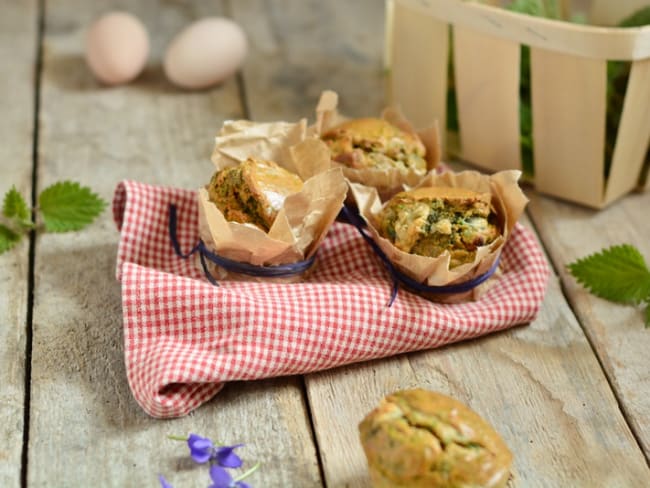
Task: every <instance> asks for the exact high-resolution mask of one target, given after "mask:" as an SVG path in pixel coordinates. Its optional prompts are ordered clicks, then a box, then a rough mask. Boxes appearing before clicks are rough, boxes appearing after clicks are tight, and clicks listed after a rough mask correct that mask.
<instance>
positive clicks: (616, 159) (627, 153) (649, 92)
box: [605, 59, 650, 203]
mask: <svg viewBox="0 0 650 488" xmlns="http://www.w3.org/2000/svg"><path fill="white" fill-rule="evenodd" d="M648 87H650V59H646V60H643V61H635V62H634V63H632V69H631V70H630V78H629V81H628V84H627V91H626V93H625V102H624V103H623V113H622V115H621V122H620V125H619V127H618V135H617V136H616V146H615V147H614V155H613V157H612V164H611V168H612V169H611V172H610V175H609V180H608V182H607V192H606V194H605V203H610V202H612V201H614V200H616V199H617V198H619V197H621V196H623V195H625V194H626V193H628V192H629V191H631V190H632V189H633V188H634V187H635V186H636V185H637V182H638V178H639V175H640V173H641V169H642V167H643V163H644V160H645V155H646V151H647V149H648V143H649V142H650V110H649V109H648V107H650V89H649V88H648Z"/></svg>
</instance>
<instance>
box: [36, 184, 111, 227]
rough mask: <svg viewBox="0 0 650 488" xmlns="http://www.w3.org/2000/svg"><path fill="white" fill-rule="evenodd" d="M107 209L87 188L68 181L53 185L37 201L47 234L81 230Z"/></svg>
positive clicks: (103, 202)
mask: <svg viewBox="0 0 650 488" xmlns="http://www.w3.org/2000/svg"><path fill="white" fill-rule="evenodd" d="M106 205H107V204H106V202H105V201H104V200H102V199H101V198H100V197H99V196H98V195H97V194H95V193H93V192H92V190H91V189H90V188H88V187H85V186H81V185H79V183H75V182H71V181H62V182H59V183H55V184H53V185H52V186H50V187H48V188H46V189H45V190H43V191H42V192H41V194H40V195H39V197H38V208H39V210H40V212H41V217H42V219H43V224H44V225H45V230H47V231H49V232H68V231H73V230H79V229H82V228H84V227H85V226H87V225H88V224H90V223H91V222H92V221H93V220H95V218H96V217H97V216H98V215H99V214H101V213H102V211H103V210H104V209H105V208H106Z"/></svg>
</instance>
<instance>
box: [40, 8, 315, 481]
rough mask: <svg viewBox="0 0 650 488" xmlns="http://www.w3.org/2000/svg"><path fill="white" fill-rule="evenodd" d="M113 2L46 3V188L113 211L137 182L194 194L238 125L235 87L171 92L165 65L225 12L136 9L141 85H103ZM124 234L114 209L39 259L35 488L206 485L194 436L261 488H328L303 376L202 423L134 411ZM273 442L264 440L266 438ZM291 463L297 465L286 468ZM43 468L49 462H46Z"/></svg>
mask: <svg viewBox="0 0 650 488" xmlns="http://www.w3.org/2000/svg"><path fill="white" fill-rule="evenodd" d="M111 5H112V4H111V2H109V1H103V2H84V1H82V0H67V1H59V2H52V4H50V5H48V9H47V17H46V34H45V45H44V48H45V59H44V70H43V79H42V87H43V89H42V97H43V103H42V112H41V117H40V120H41V125H42V137H41V140H40V141H39V185H40V186H41V187H43V186H45V185H48V184H50V183H52V182H54V181H56V180H58V179H63V178H70V179H74V180H77V181H80V182H81V183H83V184H86V185H90V186H92V187H93V189H95V190H96V191H98V192H99V193H100V194H101V196H102V197H104V198H105V199H106V200H110V199H111V197H112V193H113V189H114V188H115V186H116V184H117V183H118V182H119V181H120V180H122V179H124V178H129V179H133V180H138V181H142V182H146V183H158V184H166V185H173V186H179V187H185V188H196V187H198V186H199V185H202V184H204V183H205V182H207V181H208V179H209V177H210V176H211V174H212V171H213V166H212V163H211V162H210V160H209V158H210V153H211V150H212V144H213V137H214V134H215V133H216V131H217V129H218V128H219V127H220V126H221V124H222V122H223V120H224V119H227V118H241V117H243V116H244V114H243V109H242V103H241V100H240V95H239V90H238V87H237V83H236V80H235V79H232V80H230V81H228V82H227V83H225V84H223V86H220V87H217V88H215V89H212V90H206V91H201V92H182V91H180V90H177V89H176V88H174V87H172V86H171V85H170V84H169V83H168V82H167V81H166V80H165V77H164V75H163V73H162V70H161V68H160V62H161V57H162V53H163V50H164V47H165V45H166V43H167V42H169V40H170V39H171V37H172V36H173V35H174V34H176V33H177V32H178V31H179V30H180V29H181V28H183V27H185V26H186V25H187V24H188V23H189V22H190V21H192V20H193V19H196V18H198V17H200V16H205V15H217V14H219V13H220V12H222V10H221V9H220V4H219V2H210V3H207V2H201V1H198V0H197V1H192V2H189V1H188V2H170V3H160V2H155V1H143V2H137V3H133V4H129V7H128V9H129V11H131V12H133V13H135V14H136V15H137V16H138V17H139V18H140V19H142V21H143V22H144V23H145V25H147V27H148V29H149V32H150V35H151V36H152V48H153V49H152V51H153V52H152V55H151V59H150V64H149V67H148V68H147V70H146V72H145V73H144V74H143V76H142V77H141V78H140V79H139V80H137V81H136V82H134V83H133V84H130V85H128V86H124V87H115V88H106V87H102V86H100V85H98V84H97V83H96V82H95V81H94V80H93V79H92V77H91V75H90V74H89V72H88V70H87V69H86V67H85V65H84V62H83V60H82V52H83V35H84V29H85V27H86V26H87V25H88V24H89V22H90V21H91V20H92V19H93V18H95V17H96V16H97V15H99V14H100V13H101V12H104V11H106V10H108V9H109V7H110V6H111ZM117 240H118V234H117V231H116V230H115V227H114V225H113V223H112V219H111V215H110V211H107V212H106V213H105V214H104V215H103V216H102V217H101V219H100V220H99V221H98V222H97V223H95V224H94V225H93V226H92V227H91V228H89V229H87V230H85V231H83V232H80V233H77V234H73V235H44V236H42V237H40V238H39V240H38V246H37V249H36V251H37V253H36V277H37V278H36V287H35V307H34V354H33V371H32V403H31V420H32V425H31V432H32V435H31V436H30V445H29V449H30V459H31V460H33V462H30V464H29V484H30V486H91V485H92V486H119V487H126V486H156V484H157V483H158V481H157V476H158V474H159V473H162V474H163V475H165V476H166V478H167V479H168V480H169V481H170V482H171V483H172V484H174V485H175V486H188V485H189V486H195V485H198V486H201V485H204V484H205V485H207V484H208V483H209V477H208V473H207V469H206V468H205V467H196V468H194V467H192V464H193V463H191V462H187V461H186V460H187V459H188V457H187V454H188V451H187V448H186V446H184V445H182V444H181V443H176V442H174V441H171V440H166V438H165V437H166V435H167V434H176V435H185V434H187V433H189V432H196V433H199V434H201V435H209V436H213V437H215V438H218V439H219V440H220V441H221V442H225V443H238V442H244V443H246V444H247V446H246V447H245V448H242V449H241V450H240V454H241V455H242V457H243V458H244V459H245V460H246V461H247V462H249V463H253V462H255V461H256V460H260V461H262V462H263V463H264V465H265V467H263V468H262V469H260V470H258V472H256V473H255V474H254V475H253V476H251V478H250V482H251V483H252V484H254V485H256V486H296V487H302V486H320V484H321V482H320V473H319V469H318V462H317V458H316V454H315V450H314V445H313V440H312V436H311V432H310V430H309V424H308V416H307V415H306V413H305V405H304V401H303V394H302V383H301V380H300V379H299V378H290V379H284V380H274V381H262V382H256V383H250V384H234V385H229V386H227V387H226V389H225V390H224V391H223V392H222V393H220V394H219V395H218V397H217V398H216V399H215V400H214V401H213V402H211V403H209V404H207V405H206V406H204V407H202V408H201V409H199V410H198V411H197V412H196V413H194V414H192V415H190V416H188V417H185V418H182V419H178V420H174V421H160V420H154V419H151V418H149V417H147V416H146V414H144V413H143V412H142V410H140V408H139V407H138V406H137V404H136V403H135V401H134V400H133V398H132V395H131V393H130V391H129V389H128V386H127V380H126V375H125V368H124V361H123V349H122V347H123V345H122V329H121V326H122V324H121V309H120V286H119V283H117V282H116V281H115V278H114V266H115V257H116V244H117ZM271 439H272V440H273V442H269V440H271ZM286 453H291V456H292V457H293V459H294V462H292V463H285V462H283V460H284V459H285V457H286V455H287V454H286ZM43 460H46V461H45V462H44V461H43Z"/></svg>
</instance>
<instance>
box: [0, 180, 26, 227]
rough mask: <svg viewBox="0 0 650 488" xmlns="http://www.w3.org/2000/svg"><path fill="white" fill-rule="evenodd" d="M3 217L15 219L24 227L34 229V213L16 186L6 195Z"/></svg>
mask: <svg viewBox="0 0 650 488" xmlns="http://www.w3.org/2000/svg"><path fill="white" fill-rule="evenodd" d="M2 215H4V216H5V217H7V218H9V219H15V220H16V221H17V222H18V223H19V224H20V225H21V226H22V227H28V228H29V227H32V212H31V210H30V209H29V206H28V205H27V202H26V201H25V199H24V198H23V196H22V195H21V194H20V192H19V191H18V190H17V189H16V186H15V185H14V186H12V187H11V188H10V189H9V191H8V192H7V193H5V198H4V202H3V204H2Z"/></svg>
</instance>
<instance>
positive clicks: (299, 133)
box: [198, 120, 348, 282]
mask: <svg viewBox="0 0 650 488" xmlns="http://www.w3.org/2000/svg"><path fill="white" fill-rule="evenodd" d="M306 129H307V123H306V121H304V120H302V121H300V122H298V123H289V122H270V123H255V122H251V121H246V120H238V121H227V122H225V123H224V125H223V127H222V129H221V131H220V132H219V134H218V135H217V136H216V138H215V147H214V151H213V153H212V158H211V159H212V162H213V163H214V165H215V168H216V171H220V170H222V169H225V168H229V167H233V166H237V165H239V164H240V163H243V162H244V161H246V160H247V159H249V158H251V157H252V158H255V159H259V160H267V161H273V162H275V163H277V165H279V166H280V167H282V168H284V169H286V170H288V171H290V172H292V173H295V174H297V175H298V176H299V177H300V179H302V180H303V184H302V189H301V190H300V191H298V192H297V193H293V194H291V195H289V196H287V197H286V199H284V202H283V203H282V206H281V208H280V209H279V211H278V212H277V216H276V217H275V219H274V220H273V222H272V225H270V228H269V229H268V231H264V230H263V229H262V228H260V227H258V226H256V225H254V224H251V223H239V222H234V221H228V220H227V219H226V218H225V217H224V214H223V213H222V212H221V211H220V210H219V208H218V207H217V205H215V203H213V202H212V201H211V200H210V196H209V194H208V189H207V186H206V187H203V188H200V189H199V191H198V199H199V234H200V237H201V240H202V241H203V243H204V244H205V246H206V247H207V248H208V249H209V250H210V251H212V252H214V253H216V254H218V255H219V256H222V257H225V258H228V259H231V260H235V261H240V262H244V263H250V264H252V265H257V266H275V265H284V264H290V263H296V262H299V261H304V260H306V259H309V258H311V257H312V256H313V255H314V254H315V253H316V251H317V250H318V246H319V245H320V243H321V242H322V240H323V239H324V238H325V235H326V234H327V231H328V230H329V228H330V226H331V224H332V223H333V222H334V220H335V219H336V216H337V214H338V212H339V211H340V209H341V207H342V205H343V201H344V200H345V197H346V193H347V190H348V186H347V183H346V181H345V178H344V176H343V173H342V172H341V170H340V169H339V168H332V167H331V165H330V161H329V150H328V149H327V146H325V144H324V143H323V142H322V141H320V140H319V139H317V138H315V137H313V136H308V135H307V130H306ZM312 267H313V266H312ZM208 268H209V271H210V272H211V273H212V274H213V276H214V277H215V278H217V279H226V278H227V279H244V280H260V281H267V280H273V281H282V282H294V281H300V280H302V279H304V277H305V273H302V274H299V275H292V276H285V277H274V278H268V277H256V276H250V275H245V274H242V273H238V272H233V271H227V270H226V269H224V268H223V267H221V266H217V265H215V264H214V263H212V262H208ZM310 269H311V267H310ZM307 272H309V270H307Z"/></svg>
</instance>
